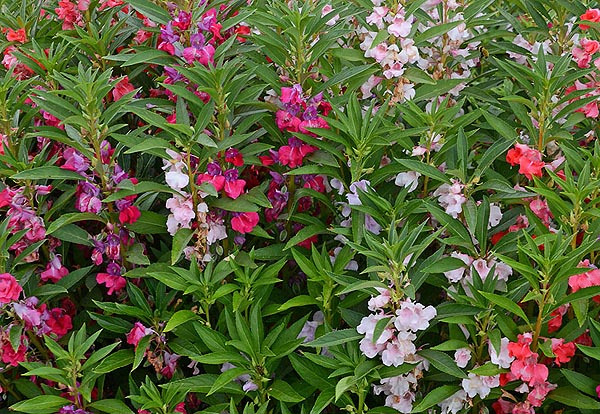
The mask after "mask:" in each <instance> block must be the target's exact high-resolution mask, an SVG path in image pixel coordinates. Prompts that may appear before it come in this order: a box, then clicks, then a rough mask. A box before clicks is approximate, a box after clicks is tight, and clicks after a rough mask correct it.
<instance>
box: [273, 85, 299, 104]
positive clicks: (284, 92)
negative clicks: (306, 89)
mask: <svg viewBox="0 0 600 414" xmlns="http://www.w3.org/2000/svg"><path fill="white" fill-rule="evenodd" d="M279 99H280V100H281V103H284V104H291V105H300V104H302V102H303V100H302V86H300V85H298V84H296V85H294V86H292V87H291V88H287V87H283V88H281V96H280V98H279Z"/></svg>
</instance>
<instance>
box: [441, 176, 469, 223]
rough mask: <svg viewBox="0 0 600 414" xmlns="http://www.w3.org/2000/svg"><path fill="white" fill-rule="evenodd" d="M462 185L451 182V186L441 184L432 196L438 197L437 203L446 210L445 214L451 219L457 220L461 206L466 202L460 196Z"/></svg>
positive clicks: (465, 199)
mask: <svg viewBox="0 0 600 414" xmlns="http://www.w3.org/2000/svg"><path fill="white" fill-rule="evenodd" d="M463 188H464V184H461V183H460V182H458V181H456V180H453V181H452V184H446V183H444V184H442V185H440V186H439V187H438V188H437V189H436V190H435V191H434V192H433V196H434V197H438V202H439V203H440V205H441V206H442V207H444V208H445V209H446V213H447V214H450V215H451V216H452V217H453V218H457V217H458V215H459V214H460V213H461V212H462V205H463V204H464V203H466V202H467V198H466V197H465V196H464V195H463V194H462V190H463Z"/></svg>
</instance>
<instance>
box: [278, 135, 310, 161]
mask: <svg viewBox="0 0 600 414" xmlns="http://www.w3.org/2000/svg"><path fill="white" fill-rule="evenodd" d="M316 150H317V149H316V148H315V147H313V146H311V145H308V144H305V143H304V142H303V141H301V140H299V139H298V138H296V137H291V138H289V139H288V145H284V146H282V147H281V148H279V162H280V163H281V165H288V166H289V167H290V168H296V167H299V166H301V165H302V161H303V160H304V157H306V156H307V155H308V154H310V153H313V152H315V151H316Z"/></svg>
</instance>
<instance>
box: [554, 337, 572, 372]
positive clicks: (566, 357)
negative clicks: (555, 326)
mask: <svg viewBox="0 0 600 414" xmlns="http://www.w3.org/2000/svg"><path fill="white" fill-rule="evenodd" d="M552 352H554V355H556V359H555V360H554V362H556V364H557V365H558V366H560V364H561V363H566V362H569V361H570V360H571V358H573V356H574V355H575V343H573V342H566V343H565V340H564V339H563V338H552Z"/></svg>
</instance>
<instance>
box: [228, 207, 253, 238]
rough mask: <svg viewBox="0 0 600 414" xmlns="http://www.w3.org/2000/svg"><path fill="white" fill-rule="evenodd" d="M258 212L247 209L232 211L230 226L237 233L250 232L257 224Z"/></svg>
mask: <svg viewBox="0 0 600 414" xmlns="http://www.w3.org/2000/svg"><path fill="white" fill-rule="evenodd" d="M258 220H259V217H258V213H255V212H253V211H248V212H244V213H233V218H232V219H231V228H232V229H233V230H235V231H237V232H239V233H242V234H245V233H250V232H251V231H252V230H254V227H256V225H257V224H258Z"/></svg>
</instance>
